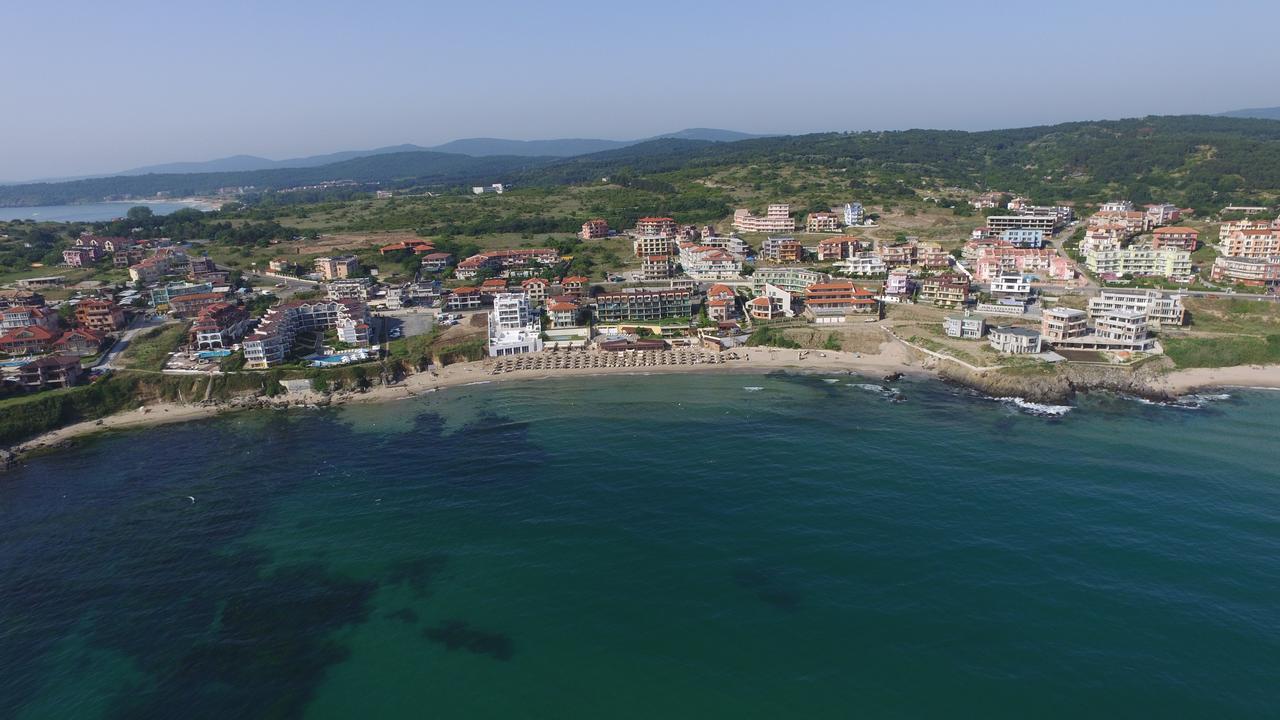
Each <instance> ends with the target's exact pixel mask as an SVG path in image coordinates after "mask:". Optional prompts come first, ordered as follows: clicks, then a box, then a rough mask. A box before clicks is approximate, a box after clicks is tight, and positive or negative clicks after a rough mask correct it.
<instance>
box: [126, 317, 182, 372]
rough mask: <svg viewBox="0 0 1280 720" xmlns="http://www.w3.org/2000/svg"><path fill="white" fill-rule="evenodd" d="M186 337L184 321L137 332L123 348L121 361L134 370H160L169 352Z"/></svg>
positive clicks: (175, 348)
mask: <svg viewBox="0 0 1280 720" xmlns="http://www.w3.org/2000/svg"><path fill="white" fill-rule="evenodd" d="M186 339H187V326H186V324H185V323H182V324H178V325H165V326H164V327H158V328H155V329H154V330H149V331H147V332H143V333H138V335H136V336H135V337H134V338H133V340H132V341H130V343H129V347H127V348H125V351H124V354H123V355H122V356H121V361H122V362H123V363H124V364H125V366H127V367H129V368H132V369H135V370H162V369H164V363H165V360H166V359H167V358H168V357H169V353H171V352H173V351H174V350H177V349H178V346H179V345H181V344H182V343H183V342H185V341H186Z"/></svg>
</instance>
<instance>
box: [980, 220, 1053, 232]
mask: <svg viewBox="0 0 1280 720" xmlns="http://www.w3.org/2000/svg"><path fill="white" fill-rule="evenodd" d="M1056 227H1058V216H1057V215H992V216H991V217H989V218H987V231H988V232H989V233H991V234H993V235H999V234H1000V233H1002V232H1004V231H1005V230H1039V231H1041V232H1043V233H1044V234H1046V235H1051V234H1053V230H1054V228H1056Z"/></svg>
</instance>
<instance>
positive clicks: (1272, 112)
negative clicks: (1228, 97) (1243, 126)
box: [1218, 107, 1280, 120]
mask: <svg viewBox="0 0 1280 720" xmlns="http://www.w3.org/2000/svg"><path fill="white" fill-rule="evenodd" d="M1218 115H1219V116H1220V117H1237V118H1258V119H1259V120H1280V107H1266V108H1245V109H1244V110H1231V111H1228V112H1224V113H1218Z"/></svg>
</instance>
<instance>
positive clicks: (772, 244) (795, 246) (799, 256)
mask: <svg viewBox="0 0 1280 720" xmlns="http://www.w3.org/2000/svg"><path fill="white" fill-rule="evenodd" d="M760 259H761V260H767V261H769V262H778V263H785V262H800V261H801V260H803V259H804V246H803V245H801V244H800V241H799V240H796V239H795V238H791V237H769V238H765V240H764V242H762V243H760Z"/></svg>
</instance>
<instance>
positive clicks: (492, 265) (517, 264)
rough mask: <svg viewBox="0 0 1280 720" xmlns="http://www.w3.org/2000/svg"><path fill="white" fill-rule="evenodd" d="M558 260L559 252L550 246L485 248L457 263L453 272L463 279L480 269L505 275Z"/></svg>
mask: <svg viewBox="0 0 1280 720" xmlns="http://www.w3.org/2000/svg"><path fill="white" fill-rule="evenodd" d="M559 260H560V254H559V253H557V252H556V251H555V250H553V249H552V248H527V249H519V250H485V251H484V252H480V253H476V254H475V255H472V256H471V257H469V258H467V259H466V260H463V261H462V262H460V263H458V267H457V268H456V270H455V274H456V275H457V276H458V277H459V278H461V279H463V280H470V279H471V278H474V277H475V276H476V275H478V274H480V271H481V270H486V269H487V270H494V271H499V272H502V273H503V274H504V275H505V274H508V273H510V272H511V271H512V270H515V269H529V268H536V267H537V266H550V265H555V264H556V263H557V262H558V261H559Z"/></svg>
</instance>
